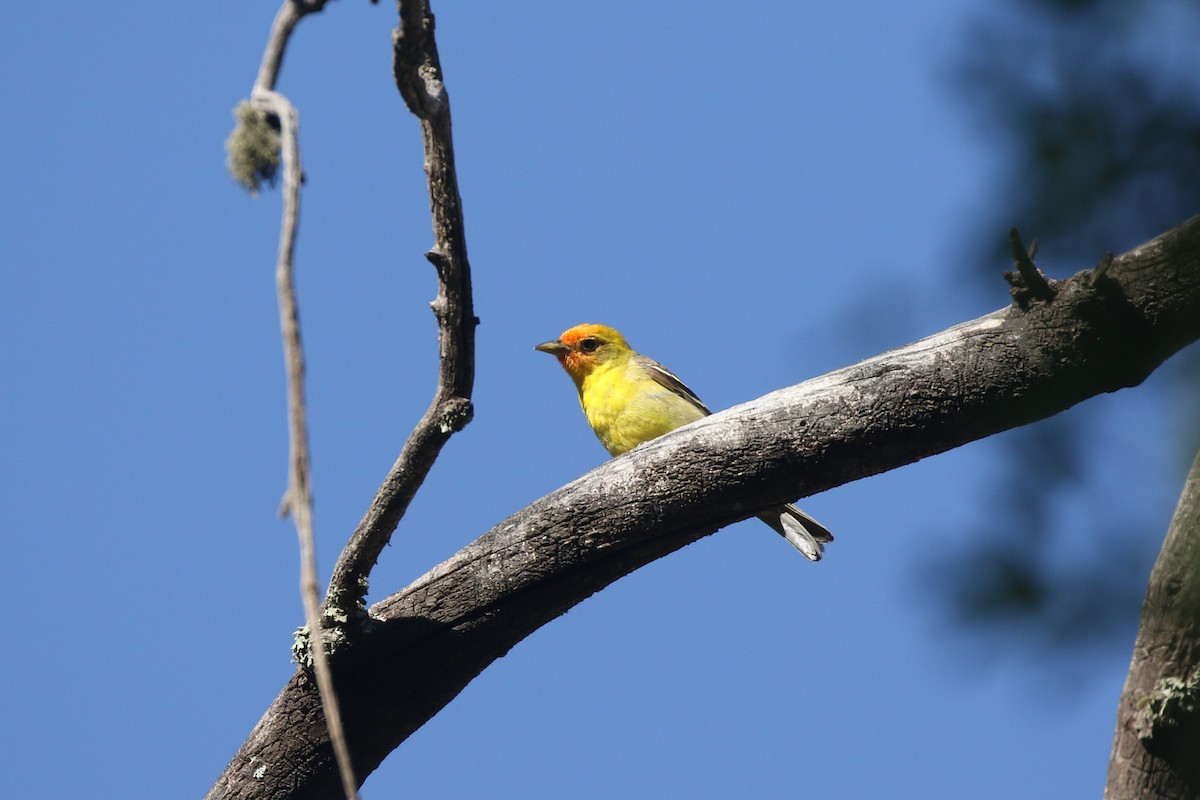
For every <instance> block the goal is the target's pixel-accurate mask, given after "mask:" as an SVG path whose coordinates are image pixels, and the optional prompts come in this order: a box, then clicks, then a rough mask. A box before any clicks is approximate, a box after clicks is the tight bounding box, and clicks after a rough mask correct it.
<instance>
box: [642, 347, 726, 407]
mask: <svg viewBox="0 0 1200 800" xmlns="http://www.w3.org/2000/svg"><path fill="white" fill-rule="evenodd" d="M633 360H634V361H635V362H636V363H637V365H638V366H640V367H642V368H643V369H645V370H646V372H647V374H649V375H650V377H651V378H653V379H654V382H655V383H657V384H659V385H661V386H664V387H666V388H667V389H670V390H671V391H672V392H674V393H675V394H677V395H679V396H680V397H682V398H683V399H685V400H687V401H688V402H689V403H691V404H692V405H694V406H695V407H696V408H698V409H700V410H701V411H703V412H704V413H705V414H711V413H712V412H711V411H709V410H708V406H706V405H704V403H702V402H700V398H699V397H696V393H695V392H693V391H692V390H691V389H689V388H688V387H687V386H685V385H684V383H683V381H681V380H679V378H676V377H675V374H674V373H672V372H671V370H669V369H667V368H666V367H664V366H663V365H662V364H660V363H658V362H657V361H655V360H654V359H653V358H647V357H646V356H643V355H636V356H634V357H633Z"/></svg>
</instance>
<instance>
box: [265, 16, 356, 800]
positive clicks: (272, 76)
mask: <svg viewBox="0 0 1200 800" xmlns="http://www.w3.org/2000/svg"><path fill="white" fill-rule="evenodd" d="M324 5H325V0H309V1H308V2H304V0H284V3H283V5H282V6H281V7H280V9H279V12H278V13H277V14H276V15H275V22H274V24H273V25H272V26H271V35H270V36H269V37H268V39H267V46H266V49H265V51H264V53H263V61H262V65H261V66H260V68H259V71H258V77H257V79H256V80H255V82H254V89H253V91H252V92H251V96H250V100H251V103H252V104H253V105H255V106H256V107H258V108H261V109H263V110H264V111H267V112H268V113H269V114H270V115H272V116H273V117H274V118H275V119H277V120H278V122H279V139H280V147H281V150H282V166H283V219H282V222H281V224H280V232H279V252H278V255H277V259H276V265H275V286H276V291H277V293H278V296H279V324H280V332H281V335H282V337H283V352H284V363H285V367H286V370H287V397H288V450H289V456H288V465H289V466H288V486H287V490H286V491H285V492H284V496H283V502H282V503H281V504H280V508H279V513H280V516H287V515H289V514H290V515H291V517H292V520H293V521H294V522H295V524H296V535H297V537H298V538H299V541H300V598H301V601H302V602H303V604H304V620H305V624H306V627H307V628H308V631H309V637H310V639H309V641H310V652H311V655H312V664H313V670H314V672H315V674H316V680H317V687H318V690H319V692H320V695H321V707H322V710H323V712H324V715H325V721H326V727H327V729H328V732H329V739H330V742H331V743H332V745H333V751H334V756H335V758H336V759H337V764H338V772H339V774H340V776H341V780H342V790H343V792H344V793H345V796H346V798H347V800H357V798H358V788H357V787H358V784H357V781H356V780H355V777H354V767H353V764H352V763H351V760H350V749H349V747H348V745H347V743H346V735H345V729H344V727H343V725H342V718H341V711H340V710H339V707H338V701H337V694H336V692H335V690H334V686H333V675H332V672H331V670H330V667H329V657H328V654H327V653H326V652H325V642H324V638H325V637H324V635H323V629H322V626H321V617H320V608H319V602H320V586H319V584H318V580H317V560H316V548H315V536H314V533H313V522H312V484H311V481H310V477H309V476H310V471H309V463H310V459H309V451H308V423H307V421H306V414H305V403H304V346H303V342H302V340H301V336H300V314H299V306H298V304H297V301H296V285H295V278H294V275H295V270H294V265H295V261H294V254H295V247H296V231H297V229H298V226H299V221H300V186H301V184H302V183H303V182H304V169H303V167H302V165H301V163H300V142H299V129H300V118H299V114H298V113H297V112H296V108H295V106H293V105H292V103H291V101H289V100H288V99H287V98H286V97H284V96H283V95H282V94H280V93H279V92H276V91H275V89H274V87H275V83H276V81H277V80H278V77H279V70H280V68H281V67H282V65H283V54H284V51H285V50H286V48H287V43H288V40H289V38H290V37H291V34H292V31H293V30H294V29H295V27H296V23H298V22H299V21H300V19H301V17H303V16H305V15H306V14H310V13H314V12H317V11H320V10H321V9H322V8H323V7H324Z"/></svg>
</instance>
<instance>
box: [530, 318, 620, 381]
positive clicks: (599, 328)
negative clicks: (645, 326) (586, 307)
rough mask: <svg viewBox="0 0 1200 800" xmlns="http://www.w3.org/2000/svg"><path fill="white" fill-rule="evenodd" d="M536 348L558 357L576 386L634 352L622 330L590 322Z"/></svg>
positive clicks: (570, 329) (564, 332) (577, 326)
mask: <svg viewBox="0 0 1200 800" xmlns="http://www.w3.org/2000/svg"><path fill="white" fill-rule="evenodd" d="M534 349H535V350H541V351H542V352H543V353H549V354H550V355H552V356H554V357H555V358H557V359H558V363H560V364H562V366H563V369H565V370H566V371H567V374H568V375H570V376H571V378H572V379H573V380H574V381H575V384H576V385H579V384H580V383H581V382H582V381H583V379H584V377H585V376H587V375H588V374H589V373H591V372H592V370H594V369H596V367H597V366H599V365H601V364H604V363H606V362H609V361H614V360H616V359H620V358H625V357H627V356H629V355H631V354H632V353H633V350H632V349H631V348H630V347H629V343H628V342H626V341H625V337H624V336H622V335H621V332H620V331H618V330H616V329H615V328H610V327H608V326H607V325H596V324H594V323H590V322H586V323H584V324H582V325H576V326H575V327H574V328H569V329H568V330H565V331H563V334H562V335H561V336H559V337H558V338H557V339H554V340H552V341H549V342H543V343H542V344H539V345H538V346H537V347H535V348H534Z"/></svg>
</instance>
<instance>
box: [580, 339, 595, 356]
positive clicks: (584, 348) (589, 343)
mask: <svg viewBox="0 0 1200 800" xmlns="http://www.w3.org/2000/svg"><path fill="white" fill-rule="evenodd" d="M599 346H600V340H599V339H594V338H592V337H591V336H589V337H588V338H586V339H580V340H579V350H580V351H581V352H584V353H594V352H596V348H597V347H599Z"/></svg>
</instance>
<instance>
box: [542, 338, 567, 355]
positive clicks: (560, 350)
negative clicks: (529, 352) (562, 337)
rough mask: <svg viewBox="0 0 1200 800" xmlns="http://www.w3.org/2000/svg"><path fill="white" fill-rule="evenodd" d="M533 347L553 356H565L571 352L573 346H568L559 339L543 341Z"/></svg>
mask: <svg viewBox="0 0 1200 800" xmlns="http://www.w3.org/2000/svg"><path fill="white" fill-rule="evenodd" d="M533 349H534V350H541V351H542V352H543V353H549V354H550V355H552V356H565V355H566V354H567V353H569V352H571V348H569V347H567V346H566V345H565V344H563V343H562V342H560V341H559V340H558V339H555V340H553V341H550V342H542V343H541V344H539V345H538V346H537V347H535V348H533Z"/></svg>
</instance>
